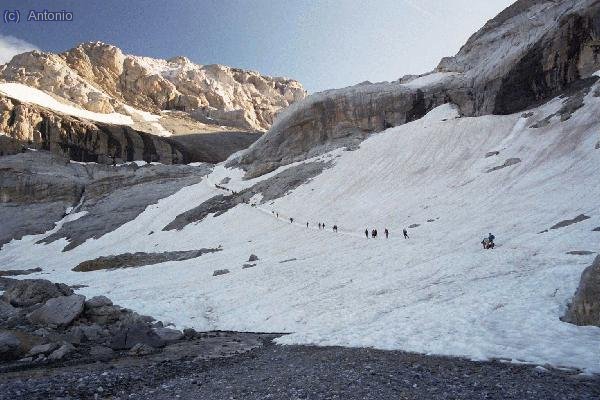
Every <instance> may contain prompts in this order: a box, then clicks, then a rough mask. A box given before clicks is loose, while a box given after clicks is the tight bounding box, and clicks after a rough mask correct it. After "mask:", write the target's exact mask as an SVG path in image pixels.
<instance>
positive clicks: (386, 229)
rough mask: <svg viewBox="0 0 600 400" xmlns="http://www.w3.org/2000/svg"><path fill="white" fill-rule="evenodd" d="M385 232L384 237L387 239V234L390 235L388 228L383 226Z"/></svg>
mask: <svg viewBox="0 0 600 400" xmlns="http://www.w3.org/2000/svg"><path fill="white" fill-rule="evenodd" d="M383 232H384V233H385V238H386V239H387V238H388V236H389V235H390V231H388V228H385V231H383Z"/></svg>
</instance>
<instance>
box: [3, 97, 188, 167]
mask: <svg viewBox="0 0 600 400" xmlns="http://www.w3.org/2000/svg"><path fill="white" fill-rule="evenodd" d="M0 131H1V132H4V133H5V134H7V135H8V136H4V141H5V142H6V143H4V144H2V143H0V153H2V154H0V155H3V154H13V153H15V152H17V151H19V150H20V149H21V148H25V147H35V148H37V149H42V150H49V151H51V152H53V153H55V154H60V155H64V156H66V157H68V158H70V159H71V160H75V161H83V162H99V163H105V164H110V163H112V161H113V157H115V161H116V162H119V163H121V162H124V161H134V160H144V161H148V162H154V161H156V162H161V163H163V164H177V163H184V162H189V161H190V160H191V157H190V154H189V152H188V151H187V150H186V149H185V147H184V146H183V145H181V144H179V143H178V142H177V141H174V140H172V139H169V138H163V137H160V136H155V135H152V134H150V133H146V132H141V131H138V130H135V129H133V128H131V127H130V126H124V125H111V124H105V123H100V122H94V121H87V120H83V119H80V118H76V117H71V116H69V115H65V114H59V113H56V112H54V111H52V110H49V109H46V108H43V107H41V106H37V105H34V104H28V103H23V102H20V101H18V100H15V99H11V98H9V97H6V96H1V95H0Z"/></svg>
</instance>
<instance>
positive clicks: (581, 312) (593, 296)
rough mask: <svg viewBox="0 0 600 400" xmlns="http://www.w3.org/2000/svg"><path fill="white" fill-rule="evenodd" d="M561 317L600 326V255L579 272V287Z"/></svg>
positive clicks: (581, 323) (582, 323)
mask: <svg viewBox="0 0 600 400" xmlns="http://www.w3.org/2000/svg"><path fill="white" fill-rule="evenodd" d="M562 319H563V321H565V322H570V323H572V324H575V325H595V326H600V256H596V259H595V260H594V262H593V263H592V265H590V266H589V267H587V268H586V269H585V270H584V271H583V273H582V274H581V281H580V282H579V288H577V292H576V293H575V296H573V300H572V302H571V304H570V305H569V308H568V310H567V313H566V314H565V316H564V317H563V318H562Z"/></svg>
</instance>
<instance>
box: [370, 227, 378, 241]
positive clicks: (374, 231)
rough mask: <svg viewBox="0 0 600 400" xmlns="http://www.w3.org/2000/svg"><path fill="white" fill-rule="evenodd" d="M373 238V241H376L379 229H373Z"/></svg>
mask: <svg viewBox="0 0 600 400" xmlns="http://www.w3.org/2000/svg"><path fill="white" fill-rule="evenodd" d="M371 237H372V238H373V239H375V238H376V237H377V229H373V230H372V231H371Z"/></svg>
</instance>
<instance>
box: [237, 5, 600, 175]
mask: <svg viewBox="0 0 600 400" xmlns="http://www.w3.org/2000/svg"><path fill="white" fill-rule="evenodd" d="M599 53H600V1H598V0H566V1H551V0H520V1H517V2H516V3H515V4H513V5H512V6H510V7H509V8H507V9H506V10H504V11H503V12H502V13H500V14H499V15H498V16H497V17H496V18H494V19H492V20H490V21H489V22H488V23H487V24H486V25H485V26H484V27H483V28H482V29H481V30H479V31H478V32H477V33H475V34H474V35H473V36H472V37H471V38H470V39H469V40H468V42H467V43H466V44H465V45H464V46H463V47H462V48H461V50H460V51H459V53H458V54H457V55H456V56H454V57H447V58H444V59H442V61H441V62H440V64H439V66H438V67H437V69H436V70H435V71H434V72H432V73H430V74H426V75H425V76H421V77H415V76H407V77H405V78H402V79H400V80H399V81H397V82H392V83H381V84H370V83H367V84H360V85H357V86H354V87H350V88H346V89H339V90H332V91H327V92H323V93H317V94H315V95H311V96H309V97H308V98H307V99H305V100H303V101H301V102H299V103H296V104H294V105H292V106H291V107H290V108H288V109H287V110H286V111H285V112H283V113H282V114H281V115H280V117H278V120H277V121H276V122H275V123H274V125H273V127H272V128H271V130H270V131H269V132H268V133H267V134H266V135H265V136H263V137H262V138H261V139H260V140H258V141H257V142H256V143H255V144H254V145H252V146H251V147H250V148H249V149H248V150H247V151H246V152H245V153H244V154H243V155H241V156H240V157H239V158H237V159H236V160H232V161H231V164H238V165H240V166H241V167H243V168H245V169H246V170H247V176H248V177H253V176H257V175H261V174H263V173H266V172H269V171H272V170H274V169H276V168H277V167H278V166H281V165H285V164H288V163H291V162H294V161H298V160H301V159H304V158H306V157H310V156H311V155H314V154H318V153H320V152H323V151H326V150H329V149H331V148H334V147H339V146H348V145H350V146H351V145H354V144H356V143H359V142H360V141H361V140H363V139H364V137H366V136H368V135H369V134H370V133H372V132H377V131H381V130H383V129H386V128H388V127H391V126H396V125H400V124H404V123H406V122H409V121H412V120H414V119H417V118H420V117H422V116H423V115H425V114H426V113H427V112H428V111H430V110H431V109H432V108H434V107H436V106H438V105H440V104H443V103H447V102H451V103H454V104H455V105H456V106H457V107H458V109H459V111H460V113H461V115H464V116H479V115H486V114H510V113H515V112H519V111H522V110H524V109H527V108H528V107H531V106H533V105H536V104H538V103H541V102H543V101H545V100H548V99H550V98H551V97H553V96H555V95H557V94H558V93H560V92H561V91H563V90H565V89H566V88H568V87H569V86H570V85H571V84H573V83H574V82H577V81H579V80H581V79H584V78H586V77H589V76H590V75H592V74H593V73H594V72H595V71H597V70H600V59H599V57H598V55H599Z"/></svg>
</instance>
